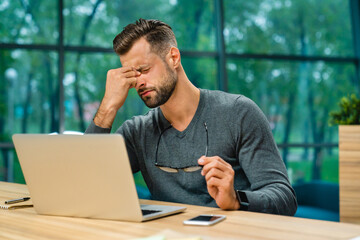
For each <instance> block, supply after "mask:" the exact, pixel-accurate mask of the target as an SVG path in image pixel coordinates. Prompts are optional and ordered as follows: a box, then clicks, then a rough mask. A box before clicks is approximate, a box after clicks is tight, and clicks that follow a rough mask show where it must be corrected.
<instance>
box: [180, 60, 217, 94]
mask: <svg viewBox="0 0 360 240" xmlns="http://www.w3.org/2000/svg"><path fill="white" fill-rule="evenodd" d="M181 62H182V65H183V67H184V70H185V72H186V75H187V76H188V78H189V80H190V81H191V82H192V83H193V84H194V85H195V86H196V87H198V88H204V89H213V90H215V89H218V83H217V78H218V76H217V72H218V71H217V62H216V60H215V59H212V58H190V57H182V58H181Z"/></svg>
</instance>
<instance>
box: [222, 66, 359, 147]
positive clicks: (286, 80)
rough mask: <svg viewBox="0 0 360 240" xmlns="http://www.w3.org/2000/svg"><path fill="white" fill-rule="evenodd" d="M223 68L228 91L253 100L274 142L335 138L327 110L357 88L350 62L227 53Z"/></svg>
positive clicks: (335, 106)
mask: <svg viewBox="0 0 360 240" xmlns="http://www.w3.org/2000/svg"><path fill="white" fill-rule="evenodd" d="M227 68H228V76H229V91H230V92H233V93H240V94H243V95H245V96H247V97H249V98H251V99H253V100H254V101H255V102H256V103H257V104H258V105H259V107H260V108H261V109H262V110H263V111H264V113H265V115H266V116H267V118H268V120H269V121H270V124H271V127H272V131H273V134H274V136H275V140H276V142H277V143H324V142H335V143H336V142H337V141H338V138H337V134H338V133H337V132H338V131H337V127H336V126H334V127H329V125H328V120H329V112H331V111H333V110H337V102H338V101H339V99H340V98H341V97H342V96H344V95H347V94H349V93H351V92H354V91H356V89H357V88H356V86H357V85H356V84H355V79H356V77H355V74H356V73H355V68H354V66H353V65H352V64H345V63H324V62H316V63H309V62H284V61H266V60H234V59H231V60H229V61H228V64H227Z"/></svg>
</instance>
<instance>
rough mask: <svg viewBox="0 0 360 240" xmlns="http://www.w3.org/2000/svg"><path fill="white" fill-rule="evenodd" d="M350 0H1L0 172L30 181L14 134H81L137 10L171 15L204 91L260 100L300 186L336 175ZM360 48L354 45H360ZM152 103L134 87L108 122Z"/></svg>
mask: <svg viewBox="0 0 360 240" xmlns="http://www.w3.org/2000/svg"><path fill="white" fill-rule="evenodd" d="M358 6H359V3H357V2H356V1H354V0H349V1H344V0H327V1H318V0H253V1H245V0H239V1H231V0H212V1H205V0H193V1H189V0H150V1H140V0H135V1H134V0H131V1H130V0H125V1H109V0H91V1H87V0H86V1H85V0H73V1H70V0H58V1H45V0H37V1H25V0H20V1H10V0H3V1H2V2H1V3H0V16H1V22H0V62H1V64H0V152H1V154H0V180H8V181H16V182H23V181H24V180H23V177H22V175H21V171H20V167H19V165H18V162H17V159H16V154H15V152H14V150H13V146H12V144H11V135H12V134H14V133H50V132H55V131H57V132H58V131H64V130H75V131H84V130H85V129H86V127H87V126H88V124H89V123H90V121H91V120H92V118H93V115H94V113H95V112H96V110H97V107H98V106H99V103H100V101H101V98H102V96H103V93H104V88H105V79H106V72H107V70H108V69H111V68H118V67H120V66H121V65H120V61H119V59H118V57H117V56H116V55H115V54H114V53H113V50H112V39H113V38H114V37H115V35H116V34H118V33H119V32H120V31H121V30H122V28H123V27H124V26H126V25H127V24H128V23H130V22H134V21H135V20H136V19H138V18H140V17H142V18H155V19H160V20H163V21H165V22H167V23H168V24H170V25H171V26H172V28H173V30H174V32H175V35H176V37H177V40H178V45H179V48H180V50H181V53H182V63H183V66H184V68H185V71H186V72H187V75H188V77H189V78H190V79H191V80H192V82H193V83H194V84H195V85H196V86H197V87H200V88H207V89H220V90H226V91H228V92H231V93H237V94H243V95H245V96H248V97H249V98H251V99H253V100H254V101H255V102H256V103H257V104H258V105H259V107H260V108H261V109H262V110H263V111H264V113H265V115H266V116H267V118H268V120H269V122H270V125H271V128H272V131H273V134H274V137H275V140H276V142H277V143H278V146H279V149H280V153H281V155H282V157H283V159H284V161H285V163H286V164H287V166H288V171H289V176H290V179H291V181H292V182H293V183H295V182H298V181H310V180H312V179H323V180H327V181H333V182H337V181H338V175H337V174H338V173H337V172H338V171H337V161H338V157H337V156H338V148H337V128H336V127H329V126H328V124H327V122H328V113H329V112H330V111H332V110H335V109H336V108H337V106H336V102H337V101H338V99H339V98H340V97H341V96H344V95H346V94H348V93H351V92H355V93H359V87H360V86H359V75H360V74H359V73H360V69H359V65H360V63H359V55H360V53H359V49H360V43H359V41H360V39H359V38H360V37H359V36H360V33H359V31H360V30H359V29H357V28H356V27H353V26H359V24H360V20H359V19H356V16H359V11H360V10H359V9H358V8H359V7H358ZM356 49H357V50H356ZM146 111H148V108H147V107H146V106H145V105H144V104H143V103H142V101H141V100H140V99H139V97H138V96H137V93H136V92H135V91H130V93H129V99H128V100H127V101H126V107H125V108H123V109H121V110H120V111H119V113H118V115H117V118H116V120H115V123H114V128H113V131H115V130H116V129H117V126H119V125H120V124H121V123H122V122H123V121H125V120H126V119H128V118H130V117H131V116H133V115H138V114H143V113H145V112H146Z"/></svg>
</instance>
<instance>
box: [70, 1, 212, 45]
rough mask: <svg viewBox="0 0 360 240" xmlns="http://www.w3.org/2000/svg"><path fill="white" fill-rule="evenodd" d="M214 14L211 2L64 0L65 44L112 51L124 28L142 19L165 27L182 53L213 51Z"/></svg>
mask: <svg viewBox="0 0 360 240" xmlns="http://www.w3.org/2000/svg"><path fill="white" fill-rule="evenodd" d="M213 12H214V7H213V2H212V1H203V0H194V1H188V0H178V1H177V0H171V1H168V0H150V1H141V0H135V1H109V0H107V1H99V0H98V1H87V0H77V1H73V0H71V1H70V0H65V9H64V18H65V29H64V31H65V43H66V44H68V45H81V46H83V45H86V46H101V47H108V48H112V41H113V39H114V37H115V36H116V35H117V34H118V33H119V32H121V30H122V29H123V27H125V26H126V25H127V24H129V23H133V22H135V21H136V20H137V19H139V18H145V19H159V20H162V21H165V22H166V23H168V24H169V25H170V26H171V27H172V28H173V30H174V32H175V35H176V37H177V40H178V45H179V48H180V49H182V50H214V49H215V27H214V14H213Z"/></svg>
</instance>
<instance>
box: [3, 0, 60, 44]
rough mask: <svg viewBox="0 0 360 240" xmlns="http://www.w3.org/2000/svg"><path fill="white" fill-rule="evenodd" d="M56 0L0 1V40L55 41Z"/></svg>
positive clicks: (22, 41) (56, 30)
mask: <svg viewBox="0 0 360 240" xmlns="http://www.w3.org/2000/svg"><path fill="white" fill-rule="evenodd" d="M57 8H58V1H47V0H38V1H11V0H2V1H1V3H0V16H1V21H0V42H3V43H27V44H30V43H46V44H50V43H56V42H57V39H58V35H59V32H58V21H57V19H58V14H57V13H58V9H57Z"/></svg>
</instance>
